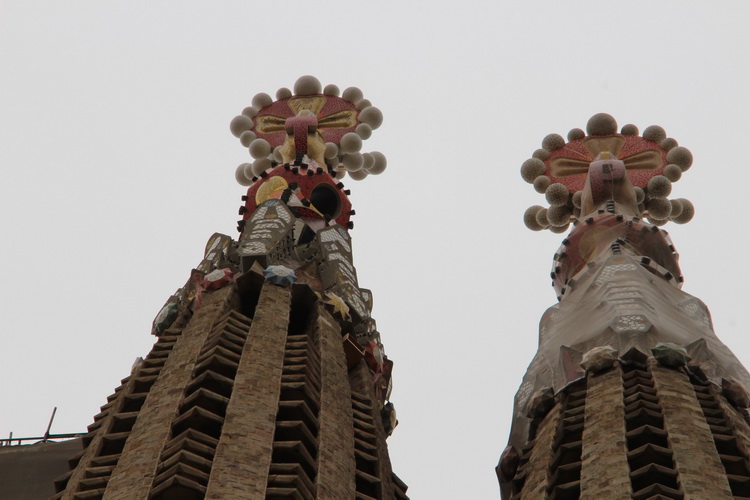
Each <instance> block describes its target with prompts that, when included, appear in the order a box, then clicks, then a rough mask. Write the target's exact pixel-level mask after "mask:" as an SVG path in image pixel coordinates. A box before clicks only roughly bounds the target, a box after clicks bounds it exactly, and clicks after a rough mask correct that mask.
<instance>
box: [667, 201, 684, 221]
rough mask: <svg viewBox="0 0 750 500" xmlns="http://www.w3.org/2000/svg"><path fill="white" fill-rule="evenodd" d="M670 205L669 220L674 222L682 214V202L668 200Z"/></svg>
mask: <svg viewBox="0 0 750 500" xmlns="http://www.w3.org/2000/svg"><path fill="white" fill-rule="evenodd" d="M669 203H671V204H672V211H671V212H670V213H669V218H670V220H674V219H676V218H677V217H679V216H680V214H682V202H681V201H680V200H669Z"/></svg>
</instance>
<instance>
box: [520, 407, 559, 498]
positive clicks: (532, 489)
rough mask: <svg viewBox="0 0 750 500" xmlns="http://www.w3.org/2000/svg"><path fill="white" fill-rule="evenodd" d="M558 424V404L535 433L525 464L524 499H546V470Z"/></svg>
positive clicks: (522, 496) (550, 459)
mask: <svg viewBox="0 0 750 500" xmlns="http://www.w3.org/2000/svg"><path fill="white" fill-rule="evenodd" d="M559 425H560V405H555V407H554V408H552V410H550V412H549V413H548V414H547V416H546V417H545V418H544V420H543V421H542V423H541V424H539V428H538V429H537V433H536V443H535V445H534V450H533V451H532V452H531V456H530V457H529V461H528V463H527V464H526V467H527V468H528V471H529V472H528V476H527V477H526V482H525V483H524V485H523V489H522V490H521V498H523V499H524V500H546V498H547V494H546V490H547V470H548V469H549V464H550V462H551V461H552V455H553V453H552V442H553V441H554V439H555V431H557V427H558V426H559Z"/></svg>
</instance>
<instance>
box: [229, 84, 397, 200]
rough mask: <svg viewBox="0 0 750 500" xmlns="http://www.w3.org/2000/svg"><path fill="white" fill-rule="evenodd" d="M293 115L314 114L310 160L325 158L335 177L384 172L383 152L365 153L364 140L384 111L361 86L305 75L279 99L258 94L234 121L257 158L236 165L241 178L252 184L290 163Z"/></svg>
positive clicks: (242, 140)
mask: <svg viewBox="0 0 750 500" xmlns="http://www.w3.org/2000/svg"><path fill="white" fill-rule="evenodd" d="M293 116H310V117H314V120H313V121H314V123H315V125H314V126H312V127H311V129H310V130H309V132H308V137H309V138H308V140H307V144H308V146H307V147H308V152H307V155H308V157H309V158H308V159H311V160H313V161H316V163H323V162H324V163H325V165H318V166H321V167H324V168H327V170H328V172H329V173H330V174H331V175H332V176H334V177H336V178H337V179H341V178H343V177H344V176H345V175H346V174H349V177H351V178H352V179H354V180H362V179H364V178H365V177H367V176H368V175H370V174H372V175H377V174H380V173H382V172H383V171H384V170H385V168H386V164H387V163H386V159H385V156H384V155H383V154H382V153H380V152H377V151H374V152H370V153H363V152H361V149H362V142H363V141H364V140H367V139H369V138H370V136H371V134H372V131H373V130H375V129H377V128H378V127H380V125H381V123H382V122H383V114H382V113H381V111H380V110H379V109H378V108H376V107H375V106H373V105H372V103H371V102H370V101H369V100H368V99H365V98H364V95H363V94H362V91H361V90H360V89H359V88H357V87H348V88H346V89H344V91H343V92H341V91H340V89H339V88H338V87H337V86H336V85H333V84H331V85H326V86H325V87H322V85H321V83H320V81H319V80H318V79H317V78H315V77H314V76H311V75H305V76H302V77H300V78H299V79H298V80H297V81H296V82H295V84H294V87H293V90H290V89H288V88H285V87H284V88H280V89H279V90H278V91H277V92H276V100H275V101H274V99H273V98H272V97H271V96H270V95H268V94H266V93H259V94H257V95H255V97H253V100H252V105H251V106H248V107H246V108H245V109H244V110H243V111H242V113H241V114H240V115H238V116H236V117H235V118H234V119H233V120H232V122H231V124H230V130H231V132H232V134H234V135H235V136H236V137H237V138H239V140H240V143H241V144H242V145H243V146H245V147H247V148H248V150H249V152H250V155H251V156H252V157H253V162H252V163H242V164H241V165H239V166H238V167H237V169H236V171H235V178H236V180H237V182H239V183H240V184H241V185H243V186H249V185H250V184H252V182H253V181H254V179H257V178H258V177H260V176H261V174H262V173H263V172H265V171H266V170H267V169H269V168H272V167H273V166H275V165H276V164H280V163H285V162H288V161H290V159H289V158H286V157H285V156H284V155H285V145H286V142H288V140H287V139H286V137H287V133H288V132H287V131H286V130H285V125H284V123H285V119H287V118H290V117H293ZM287 149H288V148H287ZM316 152H317V153H319V154H317V155H316V154H315V153H316ZM292 154H293V153H292Z"/></svg>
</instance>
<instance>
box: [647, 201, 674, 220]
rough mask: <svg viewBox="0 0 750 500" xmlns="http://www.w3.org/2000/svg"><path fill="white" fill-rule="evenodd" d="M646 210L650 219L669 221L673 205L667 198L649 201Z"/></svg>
mask: <svg viewBox="0 0 750 500" xmlns="http://www.w3.org/2000/svg"><path fill="white" fill-rule="evenodd" d="M646 208H647V209H648V216H649V218H651V219H656V220H659V221H663V220H666V219H669V214H671V213H672V203H670V201H669V200H667V199H665V198H651V199H649V200H648V203H647V204H646Z"/></svg>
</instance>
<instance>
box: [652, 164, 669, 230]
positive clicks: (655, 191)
mask: <svg viewBox="0 0 750 500" xmlns="http://www.w3.org/2000/svg"><path fill="white" fill-rule="evenodd" d="M671 192H672V182H671V181H670V180H669V179H667V178H666V177H665V176H663V175H657V176H656V177H652V178H651V179H650V180H649V181H648V196H649V197H650V198H666V197H667V196H669V195H670V193H671ZM661 218H662V219H663V217H661Z"/></svg>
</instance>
